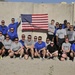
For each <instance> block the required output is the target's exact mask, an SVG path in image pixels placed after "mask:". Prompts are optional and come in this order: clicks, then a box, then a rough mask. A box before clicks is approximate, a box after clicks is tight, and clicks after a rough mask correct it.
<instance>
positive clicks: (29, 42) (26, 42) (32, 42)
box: [25, 40, 34, 46]
mask: <svg viewBox="0 0 75 75" xmlns="http://www.w3.org/2000/svg"><path fill="white" fill-rule="evenodd" d="M25 45H27V46H31V45H34V41H33V40H31V41H28V40H26V41H25Z"/></svg>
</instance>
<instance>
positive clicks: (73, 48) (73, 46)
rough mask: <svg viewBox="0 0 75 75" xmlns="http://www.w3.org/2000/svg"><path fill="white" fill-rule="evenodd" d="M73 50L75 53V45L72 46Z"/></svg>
mask: <svg viewBox="0 0 75 75" xmlns="http://www.w3.org/2000/svg"><path fill="white" fill-rule="evenodd" d="M71 50H73V51H74V52H75V43H73V44H72V45H71Z"/></svg>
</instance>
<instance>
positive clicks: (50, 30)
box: [47, 20, 55, 41]
mask: <svg viewBox="0 0 75 75" xmlns="http://www.w3.org/2000/svg"><path fill="white" fill-rule="evenodd" d="M54 23H55V20H51V24H50V25H49V26H48V36H47V37H48V38H49V39H50V41H54V31H55V25H54Z"/></svg>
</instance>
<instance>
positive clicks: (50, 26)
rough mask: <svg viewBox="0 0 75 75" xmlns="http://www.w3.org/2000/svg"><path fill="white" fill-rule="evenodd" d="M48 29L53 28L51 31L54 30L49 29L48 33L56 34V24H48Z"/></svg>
mask: <svg viewBox="0 0 75 75" xmlns="http://www.w3.org/2000/svg"><path fill="white" fill-rule="evenodd" d="M48 30H51V31H52V32H50V31H48V34H50V35H54V31H55V26H54V25H49V26H48Z"/></svg>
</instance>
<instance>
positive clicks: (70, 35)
mask: <svg viewBox="0 0 75 75" xmlns="http://www.w3.org/2000/svg"><path fill="white" fill-rule="evenodd" d="M67 35H68V39H69V41H74V38H75V31H67Z"/></svg>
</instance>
